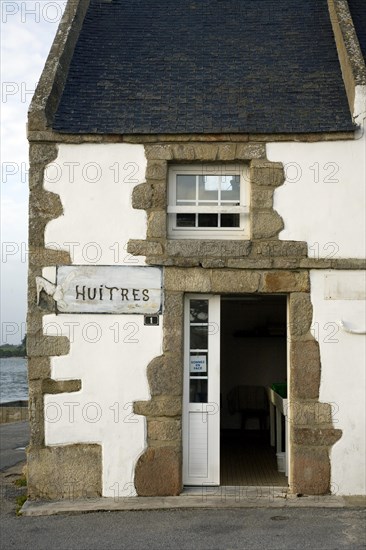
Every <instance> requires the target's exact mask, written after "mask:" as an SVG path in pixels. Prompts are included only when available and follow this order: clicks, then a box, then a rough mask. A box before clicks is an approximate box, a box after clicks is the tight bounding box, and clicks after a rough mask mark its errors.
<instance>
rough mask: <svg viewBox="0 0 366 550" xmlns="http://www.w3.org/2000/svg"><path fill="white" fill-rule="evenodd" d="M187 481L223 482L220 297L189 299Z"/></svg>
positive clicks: (185, 420)
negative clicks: (221, 473) (221, 456)
mask: <svg viewBox="0 0 366 550" xmlns="http://www.w3.org/2000/svg"><path fill="white" fill-rule="evenodd" d="M183 483H184V484H185V485H219V484H220V296H214V295H207V294H191V295H187V296H186V299H185V338H184V399H183Z"/></svg>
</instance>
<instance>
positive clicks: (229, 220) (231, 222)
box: [221, 214, 240, 227]
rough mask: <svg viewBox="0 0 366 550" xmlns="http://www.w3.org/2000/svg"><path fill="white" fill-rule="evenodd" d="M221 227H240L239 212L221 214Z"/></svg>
mask: <svg viewBox="0 0 366 550" xmlns="http://www.w3.org/2000/svg"><path fill="white" fill-rule="evenodd" d="M221 227H240V216H239V214H221Z"/></svg>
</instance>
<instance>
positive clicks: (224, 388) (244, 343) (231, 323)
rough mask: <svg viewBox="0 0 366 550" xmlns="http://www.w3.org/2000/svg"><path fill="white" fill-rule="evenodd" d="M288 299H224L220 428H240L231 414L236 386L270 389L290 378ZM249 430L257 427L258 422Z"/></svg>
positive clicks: (250, 423)
mask: <svg viewBox="0 0 366 550" xmlns="http://www.w3.org/2000/svg"><path fill="white" fill-rule="evenodd" d="M286 363H287V355H286V297H285V296H276V297H275V296H259V297H258V299H256V298H254V297H253V298H252V297H248V299H244V300H243V299H240V298H238V299H229V300H225V298H224V297H223V298H222V301H221V428H222V429H239V428H240V424H241V417H240V414H239V413H235V414H230V412H229V408H228V399H227V396H228V393H229V392H230V390H232V389H233V388H234V387H235V386H238V385H251V386H270V385H271V384H273V383H274V382H284V381H285V380H286V377H287V368H286ZM247 427H248V428H253V429H256V428H258V427H259V426H258V421H257V420H256V419H253V420H248V422H247Z"/></svg>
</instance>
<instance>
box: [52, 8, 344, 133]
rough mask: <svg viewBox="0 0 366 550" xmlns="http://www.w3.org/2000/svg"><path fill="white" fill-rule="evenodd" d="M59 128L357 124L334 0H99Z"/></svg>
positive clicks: (79, 49)
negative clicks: (335, 28)
mask: <svg viewBox="0 0 366 550" xmlns="http://www.w3.org/2000/svg"><path fill="white" fill-rule="evenodd" d="M53 128H54V129H55V130H57V131H60V132H68V133H111V134H113V133H118V134H121V133H122V134H123V133H205V132H209V133H223V132H232V133H235V132H242V133H287V132H296V133H302V132H333V131H349V130H352V129H353V125H352V119H351V115H350V112H349V108H348V103H347V98H346V93H345V90H344V86H343V81H342V76H341V71H340V66H339V61H338V57H337V51H336V47H335V43H334V38H333V34H332V29H331V24H330V20H329V15H328V10H327V1H326V0H302V1H301V2H294V1H293V0H179V2H177V1H176V0H154V1H153V2H152V1H151V0H133V1H131V0H113V1H110V2H103V1H101V0H91V4H90V7H89V10H88V13H87V16H86V19H85V21H84V25H83V28H82V31H81V34H80V37H79V40H78V43H77V45H76V48H75V52H74V56H73V59H72V62H71V66H70V70H69V74H68V78H67V82H66V85H65V89H64V92H63V95H62V98H61V101H60V105H59V107H58V110H57V113H56V116H55V120H54V123H53Z"/></svg>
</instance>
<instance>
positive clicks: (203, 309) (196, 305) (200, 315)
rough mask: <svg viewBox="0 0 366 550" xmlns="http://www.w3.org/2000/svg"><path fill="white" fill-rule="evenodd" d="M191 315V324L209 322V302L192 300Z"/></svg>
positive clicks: (190, 305)
mask: <svg viewBox="0 0 366 550" xmlns="http://www.w3.org/2000/svg"><path fill="white" fill-rule="evenodd" d="M189 313H190V322H191V323H206V322H207V321H208V300H190V303H189Z"/></svg>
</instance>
